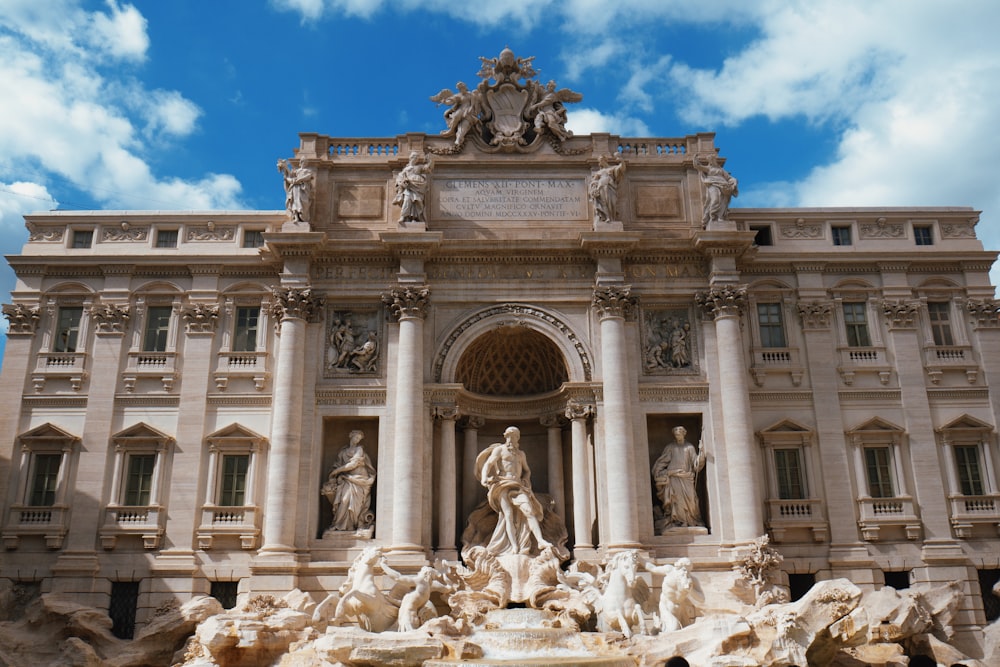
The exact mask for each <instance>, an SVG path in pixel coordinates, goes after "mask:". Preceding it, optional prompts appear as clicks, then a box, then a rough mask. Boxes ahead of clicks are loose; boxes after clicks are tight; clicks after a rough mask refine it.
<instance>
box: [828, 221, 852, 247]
mask: <svg viewBox="0 0 1000 667" xmlns="http://www.w3.org/2000/svg"><path fill="white" fill-rule="evenodd" d="M830 235H831V236H832V237H833V245H851V228H850V227H839V226H838V227H831V228H830Z"/></svg>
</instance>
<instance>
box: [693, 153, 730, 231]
mask: <svg viewBox="0 0 1000 667" xmlns="http://www.w3.org/2000/svg"><path fill="white" fill-rule="evenodd" d="M694 168H695V169H697V170H698V171H700V172H701V182H702V183H703V184H704V185H705V200H706V201H705V213H704V215H703V216H702V218H701V226H702V228H707V227H708V223H710V222H722V221H723V220H728V219H729V200H730V199H732V198H733V197H738V196H739V194H740V192H739V187H738V185H737V182H736V179H735V178H733V177H732V176H731V175H730V174H729V172H728V171H726V170H725V169H723V168H722V167H721V166H719V160H718V158H716V156H715V155H714V154H713V155H709V156H708V157H707V158H702V157H701V156H698V155H695V156H694Z"/></svg>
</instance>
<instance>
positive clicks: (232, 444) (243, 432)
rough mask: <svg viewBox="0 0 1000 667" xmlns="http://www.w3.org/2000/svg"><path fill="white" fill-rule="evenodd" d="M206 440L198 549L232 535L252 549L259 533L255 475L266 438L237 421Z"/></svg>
mask: <svg viewBox="0 0 1000 667" xmlns="http://www.w3.org/2000/svg"><path fill="white" fill-rule="evenodd" d="M205 441H206V443H207V445H208V452H209V454H208V477H207V484H208V487H207V488H206V489H205V504H204V505H203V506H202V514H201V524H200V525H199V526H198V548H199V549H211V548H213V546H214V545H215V541H216V540H218V539H226V538H234V539H238V540H239V541H240V545H241V546H242V548H244V549H253V548H255V547H256V546H257V538H258V536H259V535H260V518H261V516H260V515H261V511H260V507H259V506H258V504H257V501H256V496H257V493H258V491H257V489H258V488H259V483H258V479H257V478H258V476H259V474H260V473H259V470H260V468H261V465H260V457H261V455H262V453H263V451H264V449H265V447H266V443H267V440H266V439H265V438H264V436H262V435H260V434H258V433H254V432H253V431H251V430H250V429H248V428H246V427H244V426H242V425H240V424H230V425H229V426H227V427H225V428H223V429H221V430H219V431H216V432H215V433H212V434H211V435H209V436H208V437H207V438H206V439H205Z"/></svg>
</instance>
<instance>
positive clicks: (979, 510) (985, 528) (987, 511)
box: [937, 415, 1000, 538]
mask: <svg viewBox="0 0 1000 667" xmlns="http://www.w3.org/2000/svg"><path fill="white" fill-rule="evenodd" d="M937 433H938V442H939V443H940V445H941V446H942V447H944V448H945V451H944V455H945V460H946V461H947V462H948V466H947V470H946V473H947V474H946V482H947V488H948V502H949V505H950V509H951V525H952V529H953V530H954V531H955V535H956V537H960V538H969V537H974V536H976V535H977V534H980V533H984V532H986V533H989V534H994V528H995V526H996V525H997V524H998V523H1000V493H998V490H1000V486H998V481H997V477H996V459H995V449H996V431H995V429H994V428H993V426H991V425H990V424H987V423H985V422H983V421H981V420H979V419H976V418H975V417H972V416H971V415H962V416H961V417H959V418H958V419H955V420H953V421H951V422H949V423H948V424H947V425H946V426H943V427H942V428H940V429H938V431H937Z"/></svg>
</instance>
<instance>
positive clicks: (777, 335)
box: [757, 303, 786, 347]
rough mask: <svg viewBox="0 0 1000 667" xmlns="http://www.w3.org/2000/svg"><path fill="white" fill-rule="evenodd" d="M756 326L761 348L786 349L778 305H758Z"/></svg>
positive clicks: (783, 328)
mask: <svg viewBox="0 0 1000 667" xmlns="http://www.w3.org/2000/svg"><path fill="white" fill-rule="evenodd" d="M757 326H758V329H759V330H760V344H761V346H762V347H786V345H785V327H784V325H783V324H782V322H781V304H780V303H758V304H757Z"/></svg>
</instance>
